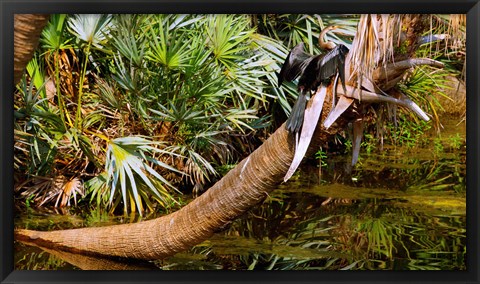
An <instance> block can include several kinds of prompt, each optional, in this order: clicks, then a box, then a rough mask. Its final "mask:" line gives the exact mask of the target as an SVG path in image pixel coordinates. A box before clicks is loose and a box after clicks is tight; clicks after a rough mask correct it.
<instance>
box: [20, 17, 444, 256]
mask: <svg viewBox="0 0 480 284" xmlns="http://www.w3.org/2000/svg"><path fill="white" fill-rule="evenodd" d="M429 17H430V16H426V15H406V16H385V15H383V16H380V15H364V16H362V18H361V20H360V25H359V29H358V32H357V35H356V37H355V40H354V42H353V46H352V48H351V49H350V52H349V54H348V56H347V57H346V74H345V78H346V82H345V83H346V84H345V85H346V87H347V88H346V90H343V88H340V87H339V88H337V90H334V85H335V84H334V82H332V83H330V84H329V85H328V86H326V88H322V89H321V90H320V91H319V92H324V93H323V94H322V96H323V97H324V98H325V99H324V100H322V105H321V107H320V109H321V114H320V115H319V120H318V123H317V121H315V125H316V126H314V129H315V131H314V132H312V140H311V142H310V143H307V144H308V145H309V147H308V150H309V151H310V152H311V151H313V150H316V149H318V146H319V145H322V144H325V143H326V142H327V141H329V140H330V139H332V138H333V136H334V135H335V134H337V133H338V132H339V131H342V130H344V129H345V127H346V125H347V124H348V123H350V122H353V124H354V133H356V134H355V139H354V160H356V156H358V150H359V144H360V140H361V133H362V131H359V129H360V130H361V129H362V126H363V120H364V119H365V117H366V116H368V114H366V111H365V109H366V108H367V107H370V106H372V105H373V106H378V105H379V104H385V103H387V104H390V105H399V106H402V107H405V108H407V109H409V110H411V111H412V113H415V114H416V115H418V116H420V117H421V118H423V119H425V120H428V116H427V115H426V114H425V113H424V112H423V111H422V110H421V109H420V108H419V107H418V106H417V105H416V104H414V103H413V102H412V101H410V99H408V98H407V97H406V96H405V95H402V94H399V92H398V90H393V89H392V88H393V87H394V85H392V84H391V82H392V80H393V81H395V80H397V79H398V78H401V77H402V76H403V75H404V74H405V72H406V71H407V70H409V68H410V67H414V66H415V65H419V64H428V65H433V66H441V64H440V63H438V62H436V61H433V60H427V59H425V60H416V59H413V58H412V57H413V56H414V53H415V50H416V49H417V48H418V46H419V45H420V41H419V40H418V38H419V36H418V35H420V34H422V32H423V31H425V30H427V29H428V28H429V25H428V19H429ZM402 27H405V28H402ZM402 30H403V31H405V32H402V33H401V34H398V32H399V31H402ZM380 31H382V32H380ZM397 44H400V45H407V47H408V48H406V49H405V50H401V52H399V51H398V49H395V47H396V46H397ZM395 50H397V51H395ZM395 62H401V64H395ZM393 75H394V78H392V77H390V76H393ZM397 82H398V81H397ZM335 86H336V85H335ZM390 90H392V92H391V94H392V95H390ZM319 92H317V94H316V96H318V93H319ZM393 94H395V96H393ZM337 95H338V98H337ZM337 99H338V100H337ZM315 101H316V100H315V99H311V100H310V101H309V103H308V104H307V109H308V108H311V107H312V105H313V104H314V103H315ZM337 101H338V103H336V102H337ZM308 145H307V146H308ZM309 151H307V155H308V153H309ZM294 153H295V138H294V137H293V136H292V135H290V134H289V133H288V132H287V130H286V128H285V126H284V125H282V126H281V127H280V128H279V129H277V131H275V133H273V134H272V135H271V136H270V138H269V139H268V140H267V141H265V143H264V144H263V145H262V146H260V147H259V148H258V149H257V150H256V151H254V152H253V153H252V154H251V155H250V156H248V157H247V158H245V159H244V160H243V161H241V162H240V163H239V164H238V165H237V166H236V167H235V168H234V169H233V170H231V171H230V172H229V173H228V174H227V175H225V176H224V177H223V178H222V179H221V180H220V181H219V182H217V183H216V184H215V185H214V186H212V187H211V188H210V189H208V190H207V191H206V192H205V193H204V194H203V195H201V196H200V197H198V198H196V199H195V200H194V201H192V202H191V203H189V204H188V205H186V206H185V207H184V208H182V209H180V210H178V211H177V212H174V213H172V214H169V215H166V216H163V217H160V218H157V219H154V220H149V221H144V222H139V223H135V224H122V225H115V226H106V227H97V228H80V229H70V230H59V231H50V232H41V231H32V230H24V229H18V230H16V231H15V237H16V239H17V240H19V241H25V242H28V243H36V244H38V245H40V246H42V247H46V248H55V249H58V250H63V251H69V252H76V253H81V254H85V255H99V256H112V257H126V258H137V259H145V260H155V259H161V258H165V257H168V256H171V255H174V254H175V253H177V252H180V251H183V250H186V249H188V248H190V247H192V246H194V245H196V244H198V243H200V242H202V241H204V240H206V239H208V238H209V237H211V236H212V235H213V234H214V233H215V232H216V231H218V230H220V229H221V228H223V227H225V226H226V225H227V224H228V223H230V222H232V220H234V219H235V218H237V217H238V216H240V215H241V214H243V213H244V212H246V211H247V210H249V209H250V208H252V206H255V205H256V204H258V203H259V202H261V201H263V200H264V199H265V197H266V196H267V195H268V193H269V192H271V191H272V190H274V189H275V188H276V187H277V185H278V184H279V183H281V182H282V181H283V178H284V176H285V174H286V173H287V171H288V169H289V167H290V165H291V163H292V160H293V157H294Z"/></svg>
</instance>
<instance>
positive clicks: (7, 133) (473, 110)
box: [0, 0, 480, 283]
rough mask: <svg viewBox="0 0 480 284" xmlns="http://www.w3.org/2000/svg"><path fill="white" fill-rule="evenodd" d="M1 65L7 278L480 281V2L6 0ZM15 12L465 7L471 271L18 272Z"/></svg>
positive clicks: (0, 180)
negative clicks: (15, 235) (15, 237)
mask: <svg viewBox="0 0 480 284" xmlns="http://www.w3.org/2000/svg"><path fill="white" fill-rule="evenodd" d="M0 8H1V11H0V13H1V16H0V18H1V28H0V30H1V37H0V38H1V59H0V62H1V68H0V70H1V71H0V78H1V82H0V86H1V90H2V93H1V98H0V115H1V120H0V121H1V123H0V133H1V139H0V157H1V158H0V184H1V185H2V186H3V187H2V188H1V190H0V192H1V197H0V202H1V207H0V222H1V223H0V228H1V230H2V233H1V254H0V255H1V256H0V259H1V265H0V280H1V283H70V282H72V283H73V282H75V283H106V282H110V283H185V282H196V283H212V282H221V283H234V282H235V283H244V282H245V283H264V282H271V283H273V282H275V283H277V282H279V283H316V282H327V283H329V282H332V283H338V282H342V283H343V282H345V283H349V282H398V283H438V282H441V283H478V282H479V276H478V274H479V273H478V271H480V266H479V259H478V258H479V255H480V251H479V246H478V243H479V242H478V240H479V234H478V232H479V224H478V223H479V222H478V219H479V218H480V214H479V209H478V208H479V205H480V201H479V195H478V191H479V190H480V187H479V183H478V180H479V179H478V178H479V175H480V172H479V169H480V167H479V163H480V158H479V156H478V148H479V133H480V128H479V110H480V105H479V99H478V97H479V96H480V89H479V76H480V75H479V70H478V68H479V66H480V57H479V50H480V46H479V43H480V36H479V35H480V29H479V27H480V23H479V19H480V4H479V2H478V0H446V1H445V0H429V1H411V0H403V1H399V0H395V1H388V2H383V1H380V0H366V1H365V0H357V1H355V0H340V1H333V0H323V1H318V0H317V1H314V0H300V1H295V0H277V1H276V0H259V1H255V0H244V1H238V0H230V1H229V0H225V1H218V0H201V1H193V0H164V1H158V0H155V1H154V0H152V1H148V0H142V1H135V0H124V1H110V0H108V1H100V0H96V1H93V0H82V1H69V0H48V1H47V0H43V1H36V0H22V1H13V0H2V1H1V4H0ZM15 13H52V14H53V13H210V14H221V13H239V14H243V13H249V14H250V13H309V14H312V13H322V14H325V13H356V14H360V13H429V14H430V13H446V14H452V13H461V14H467V54H468V56H467V60H468V62H467V72H466V76H467V77H466V88H467V228H468V229H467V248H468V254H467V270H466V271H408V272H407V271H369V272H363V271H322V272H313V271H312V272H310V271H308V272H307V271H276V272H268V271H197V272H193V271H188V272H186V271H143V272H139V271H136V272H133V271H132V272H128V271H16V270H14V269H13V267H14V264H13V205H12V200H13V166H12V165H13V96H11V94H13V90H14V86H13V84H12V82H13V72H12V70H13V15H14V14H15Z"/></svg>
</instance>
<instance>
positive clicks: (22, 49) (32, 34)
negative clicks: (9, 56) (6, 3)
mask: <svg viewBox="0 0 480 284" xmlns="http://www.w3.org/2000/svg"><path fill="white" fill-rule="evenodd" d="M49 19H50V15H43V14H15V15H14V35H13V37H14V38H13V45H14V57H13V58H14V64H13V74H14V76H13V78H14V82H13V83H14V84H15V85H16V84H17V83H18V82H19V81H20V78H21V77H22V74H23V70H25V67H26V66H27V64H28V62H29V61H30V59H32V56H33V52H34V51H35V48H37V45H38V40H39V39H40V35H41V34H42V30H43V28H44V27H45V25H46V24H47V23H48V20H49Z"/></svg>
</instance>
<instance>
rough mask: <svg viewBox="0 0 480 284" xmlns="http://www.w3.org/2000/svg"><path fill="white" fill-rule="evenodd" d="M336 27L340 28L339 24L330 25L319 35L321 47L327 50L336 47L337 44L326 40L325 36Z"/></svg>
mask: <svg viewBox="0 0 480 284" xmlns="http://www.w3.org/2000/svg"><path fill="white" fill-rule="evenodd" d="M336 28H338V27H337V26H328V27H326V28H324V29H323V30H322V31H321V32H320V35H319V36H318V44H319V45H320V48H322V49H325V50H332V49H334V48H335V46H336V45H335V43H333V42H331V41H325V40H324V37H325V35H326V34H327V33H328V32H329V31H331V30H334V29H336Z"/></svg>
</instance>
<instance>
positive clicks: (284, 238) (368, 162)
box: [16, 149, 466, 270]
mask: <svg viewBox="0 0 480 284" xmlns="http://www.w3.org/2000/svg"><path fill="white" fill-rule="evenodd" d="M394 150H395V149H385V151H384V152H383V153H382V154H371V155H362V160H361V164H360V165H359V166H357V167H356V168H354V169H352V168H350V167H349V163H350V157H349V156H335V157H332V158H331V159H330V160H329V163H328V167H327V168H324V169H322V175H321V176H320V175H319V171H318V168H317V167H316V162H315V161H313V162H312V163H310V164H311V166H310V167H308V166H305V167H303V168H302V171H303V172H300V173H298V174H297V175H296V176H294V178H292V179H293V181H292V182H289V183H286V184H282V185H280V186H279V188H278V189H277V190H275V191H273V192H272V193H271V195H270V196H269V197H268V198H267V200H265V202H264V203H263V204H262V205H260V206H258V207H256V208H254V209H253V210H251V211H249V212H247V213H246V214H245V215H244V216H241V217H240V218H238V219H237V220H235V221H234V222H233V223H231V224H230V225H229V226H227V227H226V228H224V230H223V231H221V232H218V233H217V234H215V235H214V236H213V237H212V238H211V239H209V240H208V241H205V242H203V243H201V244H200V245H197V246H195V247H194V248H192V249H190V250H189V251H186V252H183V253H179V254H177V255H175V256H173V257H171V258H168V259H164V260H158V261H154V262H151V263H150V265H151V266H148V265H146V266H145V265H143V266H142V265H140V267H141V268H142V269H153V268H155V269H157V268H158V269H164V270H185V269H193V270H206V269H208V270H210V269H261V270H277V269H278V270H284V269H302V270H303V269H304V270H313V269H329V270H330V269H332V270H338V269H347V270H348V269H374V270H380V269H386V270H390V269H394V270H410V269H413V270H424V269H425V270H465V269H466V230H465V228H466V200H465V196H466V193H465V192H466V184H465V174H466V169H465V155H464V154H460V155H458V153H457V154H455V153H443V154H442V155H438V154H437V155H432V153H431V152H428V151H427V150H416V151H414V150H411V149H410V150H409V153H408V155H398V154H397V153H398V151H394ZM397 150H398V149H397ZM69 214H70V215H69ZM69 214H64V215H58V214H51V213H48V212H47V213H46V212H39V211H30V212H29V213H27V214H23V215H19V216H18V218H17V219H16V225H17V226H18V227H22V228H31V229H36V228H37V229H38V228H41V229H44V230H45V229H48V230H52V229H65V228H70V227H82V226H100V225H102V226H103V225H109V224H113V223H124V222H133V221H139V220H138V219H136V218H137V217H135V216H133V217H132V218H130V219H129V218H123V217H117V218H116V219H113V218H112V217H111V216H109V215H108V214H106V213H102V212H100V211H92V212H90V213H89V214H88V215H87V216H82V217H80V216H79V215H76V214H71V213H69ZM153 217H155V216H153V215H152V216H150V217H148V218H153ZM42 220H43V221H42ZM16 250H17V251H16V268H17V269H76V268H83V269H92V268H87V267H88V266H86V265H85V263H86V262H89V261H83V262H82V263H80V264H79V263H75V262H73V261H72V257H71V256H65V255H64V254H58V253H55V252H51V251H50V253H51V254H50V255H49V256H46V255H47V252H46V251H45V250H43V251H38V250H37V251H32V249H31V248H30V247H29V246H25V245H23V244H20V243H17V244H16ZM69 257H70V258H69ZM66 263H70V264H71V265H70V264H66ZM72 265H73V266H72ZM105 267H108V266H103V268H101V269H106V268H105ZM115 267H117V268H116V269H121V268H119V267H121V266H118V265H117V266H115ZM134 267H135V266H134ZM125 268H126V269H132V268H131V267H130V268H129V266H125Z"/></svg>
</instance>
